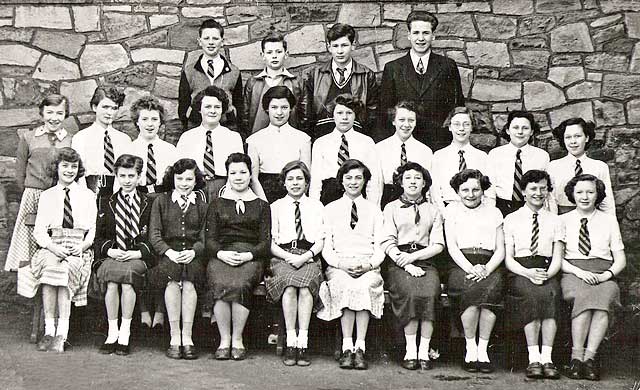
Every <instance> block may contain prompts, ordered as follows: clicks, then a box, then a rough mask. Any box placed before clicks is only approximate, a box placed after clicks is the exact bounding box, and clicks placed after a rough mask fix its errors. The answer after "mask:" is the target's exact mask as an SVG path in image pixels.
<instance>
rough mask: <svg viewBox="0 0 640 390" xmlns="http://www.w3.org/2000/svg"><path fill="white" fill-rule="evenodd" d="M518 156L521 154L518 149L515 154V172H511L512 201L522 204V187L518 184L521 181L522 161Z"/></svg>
mask: <svg viewBox="0 0 640 390" xmlns="http://www.w3.org/2000/svg"><path fill="white" fill-rule="evenodd" d="M520 154H522V150H521V149H518V151H517V152H516V164H515V170H514V172H513V196H512V200H513V201H514V202H522V201H523V199H524V198H523V197H522V187H521V185H520V182H521V180H522V159H521V158H520Z"/></svg>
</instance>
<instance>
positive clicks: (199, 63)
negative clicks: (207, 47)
mask: <svg viewBox="0 0 640 390" xmlns="http://www.w3.org/2000/svg"><path fill="white" fill-rule="evenodd" d="M203 58H204V53H202V54H200V57H198V60H197V61H196V63H195V64H194V65H193V67H194V68H195V69H196V70H197V71H199V72H202V73H206V72H205V70H204V69H203V68H202V61H203ZM217 58H219V59H220V60H222V63H223V65H224V66H223V67H222V71H221V72H220V73H221V74H222V73H228V72H231V67H230V66H229V61H227V59H226V58H224V56H223V55H222V54H218V57H217ZM213 61H214V64H215V63H217V62H216V61H217V60H215V59H213Z"/></svg>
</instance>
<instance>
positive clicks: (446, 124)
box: [442, 106, 476, 129]
mask: <svg viewBox="0 0 640 390" xmlns="http://www.w3.org/2000/svg"><path fill="white" fill-rule="evenodd" d="M458 114H466V115H469V119H471V128H472V129H473V128H475V127H476V117H475V114H474V113H473V111H471V109H470V108H469V107H466V106H458V107H454V108H453V110H451V111H449V115H447V117H446V118H445V119H444V122H443V123H442V127H446V128H447V129H448V128H449V126H450V125H451V120H452V119H453V117H454V116H456V115H458Z"/></svg>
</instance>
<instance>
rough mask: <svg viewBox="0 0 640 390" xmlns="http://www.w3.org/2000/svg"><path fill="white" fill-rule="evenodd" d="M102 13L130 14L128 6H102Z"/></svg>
mask: <svg viewBox="0 0 640 390" xmlns="http://www.w3.org/2000/svg"><path fill="white" fill-rule="evenodd" d="M102 12H131V6H130V5H104V6H102Z"/></svg>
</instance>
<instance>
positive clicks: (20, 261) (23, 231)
mask: <svg viewBox="0 0 640 390" xmlns="http://www.w3.org/2000/svg"><path fill="white" fill-rule="evenodd" d="M43 191H44V190H41V189H38V188H25V189H24V192H23V193H22V200H21V201H20V209H19V210H18V215H17V217H16V223H15V225H14V227H13V235H12V236H11V244H10V245H9V251H8V252H7V260H6V261H5V263H4V270H5V271H15V270H17V269H18V268H20V267H24V266H28V265H29V262H30V260H31V258H32V257H33V255H34V254H35V253H36V251H37V250H38V244H36V241H35V240H34V239H33V224H34V223H35V216H36V214H37V212H38V201H39V200H40V194H42V192H43Z"/></svg>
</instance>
